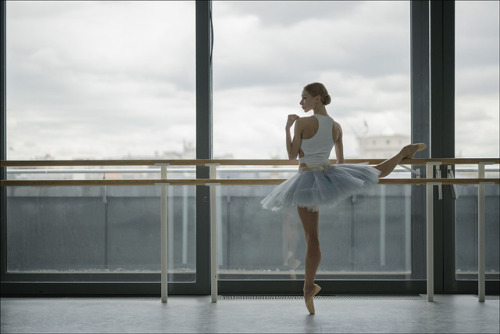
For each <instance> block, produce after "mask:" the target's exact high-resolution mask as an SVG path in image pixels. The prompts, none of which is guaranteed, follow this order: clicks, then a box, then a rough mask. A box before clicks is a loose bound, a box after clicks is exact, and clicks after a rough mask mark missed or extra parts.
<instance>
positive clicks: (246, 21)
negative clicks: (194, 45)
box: [213, 1, 410, 159]
mask: <svg viewBox="0 0 500 334" xmlns="http://www.w3.org/2000/svg"><path fill="white" fill-rule="evenodd" d="M213 18H214V31H215V39H214V40H215V45H214V58H213V66H214V71H213V73H214V74H213V78H214V83H213V86H214V92H213V95H214V100H213V101H214V106H213V108H214V156H215V157H221V158H223V157H233V158H257V159H262V158H282V159H286V158H287V155H286V150H285V146H284V143H285V133H284V126H285V122H286V117H287V115H288V114H292V113H296V114H299V115H300V116H304V115H307V114H303V113H302V109H301V108H300V106H299V101H300V95H301V93H302V88H303V87H304V86H305V85H306V84H308V83H311V82H315V81H319V82H322V83H324V84H325V86H326V87H327V89H328V90H329V93H330V95H331V96H332V104H331V105H328V106H327V110H328V112H329V114H330V115H331V116H332V117H333V118H334V119H336V120H337V121H338V122H339V123H340V124H341V125H342V126H343V130H344V151H345V157H346V158H358V157H360V158H368V157H371V158H387V157H389V156H390V155H392V154H394V153H397V151H398V150H399V149H400V147H401V146H402V145H404V144H407V143H408V142H409V141H410V104H409V101H410V72H409V69H410V24H409V22H410V2H409V1H399V2H393V1H389V2H382V1H291V2H289V1H288V2H285V1H272V2H271V1H231V2H230V1H215V2H214V3H213ZM332 158H334V157H333V156H332Z"/></svg>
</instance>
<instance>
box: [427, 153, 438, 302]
mask: <svg viewBox="0 0 500 334" xmlns="http://www.w3.org/2000/svg"><path fill="white" fill-rule="evenodd" d="M439 165H441V162H428V163H427V164H426V173H425V175H426V178H428V179H433V178H434V166H439ZM435 185H438V186H439V185H441V182H427V184H426V186H425V187H426V188H425V189H426V223H427V224H426V236H427V238H426V242H427V301H429V302H432V301H434V186H435Z"/></svg>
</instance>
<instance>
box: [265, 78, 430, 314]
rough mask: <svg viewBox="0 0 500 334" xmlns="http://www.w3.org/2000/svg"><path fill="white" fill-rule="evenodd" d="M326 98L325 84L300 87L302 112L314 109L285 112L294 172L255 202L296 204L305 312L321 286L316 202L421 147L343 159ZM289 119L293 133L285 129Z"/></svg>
mask: <svg viewBox="0 0 500 334" xmlns="http://www.w3.org/2000/svg"><path fill="white" fill-rule="evenodd" d="M330 102H331V97H330V95H329V94H328V91H327V90H326V88H325V86H324V85H323V84H321V83H318V82H315V83H311V84H309V85H307V86H305V87H304V90H303V91H302V99H301V100H300V105H301V107H302V109H303V110H304V112H308V111H311V110H312V111H313V112H314V115H312V116H309V117H299V116H298V115H295V114H292V115H288V119H287V122H286V126H285V132H286V150H287V152H288V158H289V159H290V160H295V159H297V158H299V172H298V173H297V174H295V175H294V176H292V177H291V178H289V179H288V180H286V181H285V182H283V183H281V184H280V185H279V186H277V187H276V188H275V189H274V190H273V191H272V192H271V193H270V194H269V195H268V196H266V197H265V198H264V199H263V200H262V202H261V204H262V206H263V207H264V208H266V209H271V210H274V211H277V210H281V209H283V208H286V207H297V211H298V214H299V218H300V221H301V222H302V227H303V229H304V234H305V240H306V259H305V280H304V288H303V293H304V300H305V303H306V308H307V310H308V311H309V313H310V314H314V313H315V310H314V303H313V297H314V296H315V295H317V294H318V292H319V291H320V290H321V287H320V286H319V285H317V284H314V279H315V277H316V272H317V270H318V266H319V263H320V260H321V250H320V245H319V237H318V217H319V208H320V206H321V205H334V204H336V203H338V202H340V201H341V200H343V199H345V198H346V197H348V196H350V195H353V194H356V193H359V192H362V191H364V190H366V189H367V188H369V187H371V186H373V185H375V184H377V183H378V179H379V178H381V177H385V176H387V175H389V174H390V173H391V172H392V171H393V170H394V168H396V166H397V165H398V164H399V163H400V162H401V161H402V160H403V159H411V158H413V156H414V155H415V153H417V152H419V151H422V150H424V149H425V148H426V147H427V146H426V145H425V144H423V143H417V144H410V145H407V146H405V147H403V148H402V149H401V151H400V152H399V153H398V154H396V155H395V156H393V157H392V158H390V159H387V160H385V161H384V162H382V163H381V164H379V165H376V166H369V165H366V164H345V163H344V150H343V143H342V128H341V127H340V124H339V123H337V122H336V121H334V120H333V119H332V118H331V117H330V116H329V115H328V113H327V111H326V107H325V106H326V105H328V104H329V103H330ZM294 123H295V128H294V134H293V137H292V136H291V133H290V129H291V127H292V125H293V124H294ZM333 147H335V155H336V158H337V161H336V162H337V163H336V164H333V165H330V161H329V157H330V153H331V151H332V149H333Z"/></svg>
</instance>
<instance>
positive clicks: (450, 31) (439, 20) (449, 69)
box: [430, 1, 455, 293]
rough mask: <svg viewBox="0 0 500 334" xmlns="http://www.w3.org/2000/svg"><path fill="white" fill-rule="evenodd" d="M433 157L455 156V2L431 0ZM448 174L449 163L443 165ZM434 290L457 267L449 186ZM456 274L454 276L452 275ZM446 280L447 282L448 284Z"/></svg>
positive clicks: (440, 212) (441, 288)
mask: <svg viewBox="0 0 500 334" xmlns="http://www.w3.org/2000/svg"><path fill="white" fill-rule="evenodd" d="M430 101H431V110H430V111H431V112H430V118H431V148H430V153H431V158H453V157H454V155H455V147H454V145H455V2H454V1H431V3H430ZM441 175H442V177H446V166H441ZM434 195H435V197H434V241H435V242H434V253H435V262H434V263H435V266H434V273H435V282H434V286H435V292H436V293H443V292H446V291H445V287H447V286H449V282H450V279H451V276H452V272H454V267H455V256H454V255H455V253H454V252H455V244H454V243H455V217H454V213H455V207H454V204H455V203H454V201H453V199H452V198H451V192H450V191H449V189H448V186H443V199H442V200H438V199H437V193H436V192H435V193H434ZM453 276H454V275H453ZM445 280H446V281H447V282H448V283H447V284H445Z"/></svg>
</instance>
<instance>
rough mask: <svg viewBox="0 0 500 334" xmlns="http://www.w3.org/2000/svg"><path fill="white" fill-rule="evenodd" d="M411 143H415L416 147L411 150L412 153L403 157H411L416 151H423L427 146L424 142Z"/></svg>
mask: <svg viewBox="0 0 500 334" xmlns="http://www.w3.org/2000/svg"><path fill="white" fill-rule="evenodd" d="M412 145H417V149H416V151H415V152H413V153H412V154H410V155H409V156H407V157H406V158H405V159H412V158H413V156H414V155H415V154H416V153H417V152H420V151H423V150H425V149H426V148H427V145H425V144H424V143H415V144H412Z"/></svg>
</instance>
